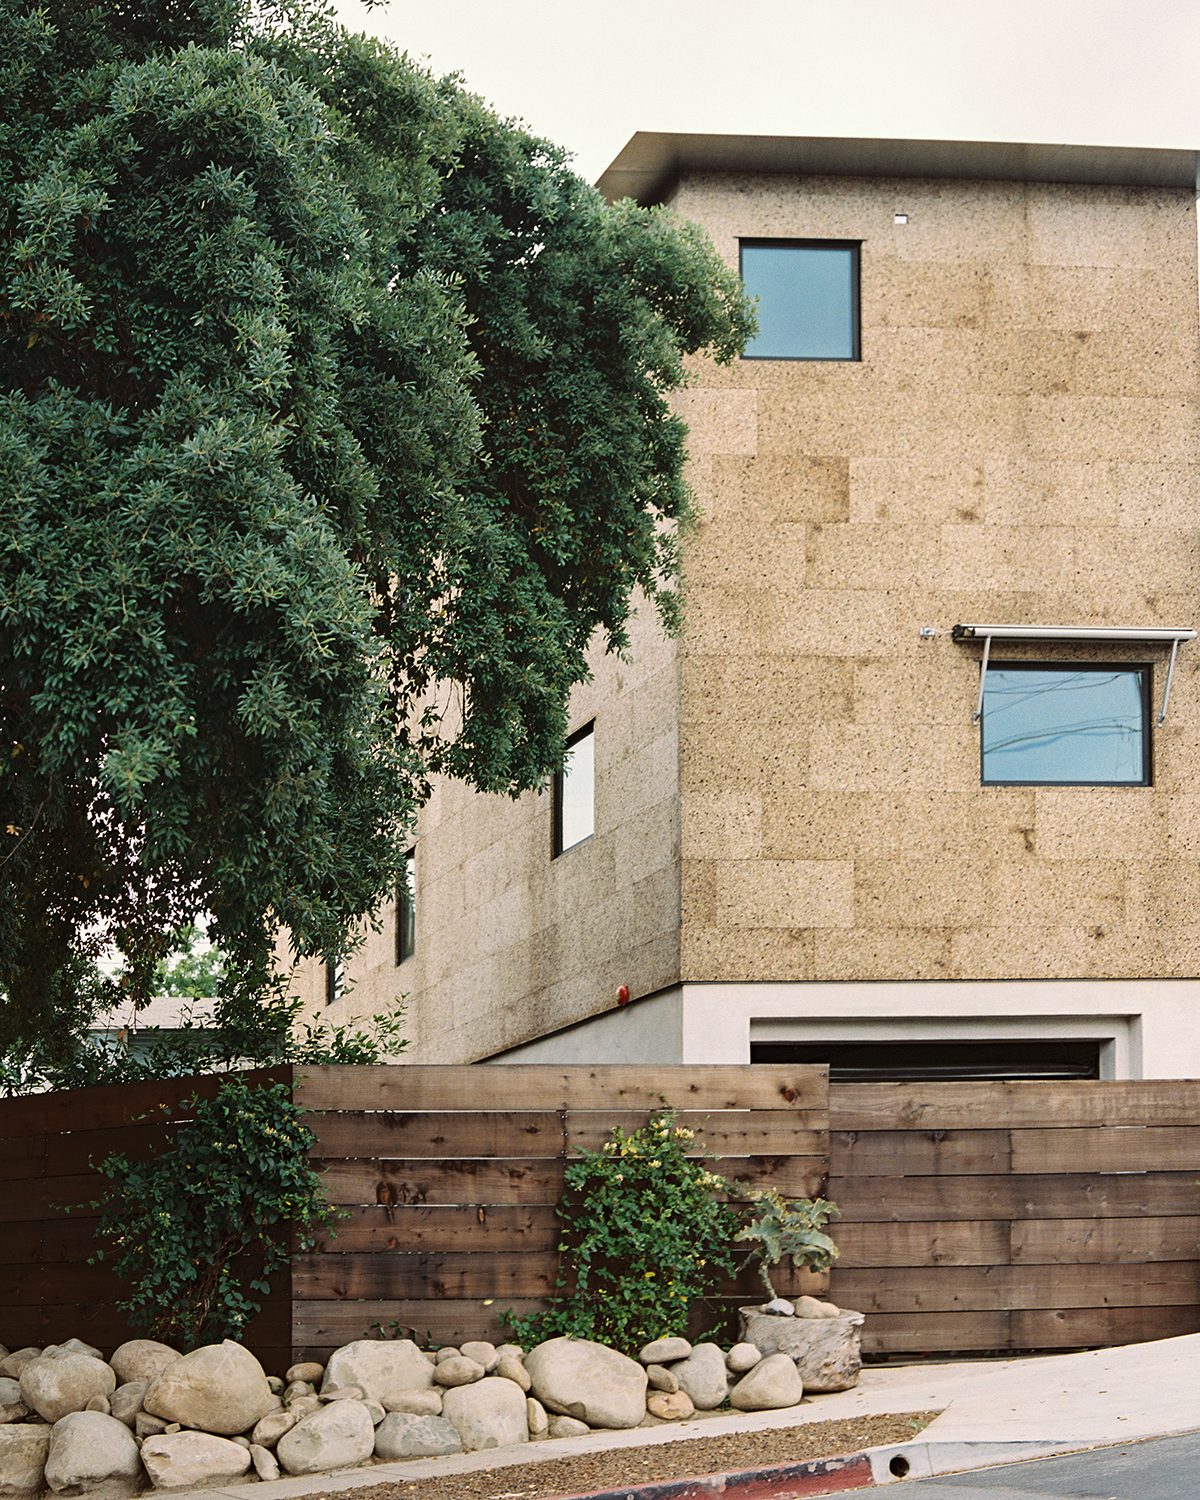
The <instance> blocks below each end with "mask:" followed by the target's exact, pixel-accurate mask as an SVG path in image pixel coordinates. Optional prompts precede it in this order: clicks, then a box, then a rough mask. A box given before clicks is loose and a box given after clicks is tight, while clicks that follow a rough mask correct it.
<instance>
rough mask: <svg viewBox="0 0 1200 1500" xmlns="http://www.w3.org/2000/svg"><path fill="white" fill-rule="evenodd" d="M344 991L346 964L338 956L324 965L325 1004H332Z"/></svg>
mask: <svg viewBox="0 0 1200 1500" xmlns="http://www.w3.org/2000/svg"><path fill="white" fill-rule="evenodd" d="M345 993H346V966H345V964H344V963H343V962H342V960H341V959H340V958H338V959H335V960H334V961H333V962H332V963H327V964H326V965H325V1004H326V1005H332V1004H333V1002H334V1001H335V1000H340V999H341V997H342V996H343V995H344V994H345Z"/></svg>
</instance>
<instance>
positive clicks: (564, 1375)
mask: <svg viewBox="0 0 1200 1500" xmlns="http://www.w3.org/2000/svg"><path fill="white" fill-rule="evenodd" d="M525 1368H526V1369H527V1370H528V1371H529V1375H530V1380H531V1390H532V1392H533V1394H534V1395H535V1396H536V1397H537V1398H538V1400H539V1401H540V1402H541V1403H542V1405H543V1406H544V1407H545V1408H546V1410H547V1411H549V1412H554V1413H555V1414H556V1415H558V1416H563V1417H575V1418H576V1419H577V1420H578V1421H580V1422H586V1423H587V1424H588V1426H589V1427H616V1428H625V1427H636V1426H637V1425H638V1423H639V1422H640V1421H641V1420H642V1418H643V1417H644V1416H645V1415H646V1371H645V1369H644V1368H643V1367H642V1366H641V1365H640V1364H638V1362H637V1360H635V1359H630V1358H629V1357H628V1355H625V1354H621V1353H619V1352H618V1351H617V1350H616V1349H608V1348H606V1347H605V1346H604V1345H603V1344H594V1343H592V1342H591V1341H590V1340H588V1339H568V1338H557V1339H548V1340H547V1341H546V1342H545V1343H544V1344H539V1345H538V1346H537V1348H536V1349H531V1350H530V1351H529V1353H528V1354H527V1355H526V1356H525ZM505 1384H511V1382H508V1381H506V1382H505Z"/></svg>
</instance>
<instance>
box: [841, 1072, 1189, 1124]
mask: <svg viewBox="0 0 1200 1500" xmlns="http://www.w3.org/2000/svg"><path fill="white" fill-rule="evenodd" d="M829 1122H830V1130H831V1131H840V1130H858V1131H862V1130H972V1129H981V1130H996V1129H1013V1128H1017V1127H1020V1126H1028V1127H1046V1126H1051V1125H1064V1126H1066V1125H1070V1126H1086V1125H1195V1124H1200V1080H1195V1079H1176V1078H1169V1079H1136V1080H1118V1081H1107V1080H1104V1081H1101V1080H1095V1079H1093V1080H1087V1081H1080V1082H1064V1081H1057V1082H1053V1083H1039V1082H1030V1083H921V1084H912V1083H837V1084H832V1085H831V1086H830V1090H829Z"/></svg>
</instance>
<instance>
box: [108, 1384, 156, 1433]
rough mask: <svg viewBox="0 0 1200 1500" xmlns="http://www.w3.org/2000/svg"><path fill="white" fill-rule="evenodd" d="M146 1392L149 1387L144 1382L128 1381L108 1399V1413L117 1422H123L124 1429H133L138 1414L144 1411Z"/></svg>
mask: <svg viewBox="0 0 1200 1500" xmlns="http://www.w3.org/2000/svg"><path fill="white" fill-rule="evenodd" d="M147 1390H149V1386H148V1385H147V1383H146V1381H144V1380H129V1381H127V1382H126V1383H125V1384H124V1385H119V1386H118V1387H117V1388H116V1390H115V1391H114V1392H113V1393H112V1395H111V1396H110V1397H109V1398H108V1409H109V1411H111V1412H112V1414H113V1416H114V1417H116V1419H117V1421H118V1422H124V1424H125V1426H126V1427H133V1426H134V1425H135V1423H136V1422H137V1414H138V1412H140V1411H142V1410H143V1409H144V1407H143V1403H144V1401H145V1399H146V1392H147Z"/></svg>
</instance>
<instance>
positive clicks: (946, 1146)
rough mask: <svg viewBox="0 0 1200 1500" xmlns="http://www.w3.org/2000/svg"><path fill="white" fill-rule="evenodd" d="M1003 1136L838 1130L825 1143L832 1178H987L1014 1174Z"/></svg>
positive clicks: (1006, 1135)
mask: <svg viewBox="0 0 1200 1500" xmlns="http://www.w3.org/2000/svg"><path fill="white" fill-rule="evenodd" d="M1009 1140H1010V1132H1009V1131H1007V1130H837V1131H832V1132H831V1133H830V1137H829V1169H830V1173H831V1175H832V1176H834V1177H853V1176H856V1175H858V1173H860V1172H861V1173H863V1174H864V1175H867V1176H872V1177H936V1176H961V1175H988V1174H995V1173H1003V1172H1009V1171H1012V1170H1013V1167H1012V1165H1011V1161H1010V1147H1009Z"/></svg>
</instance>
